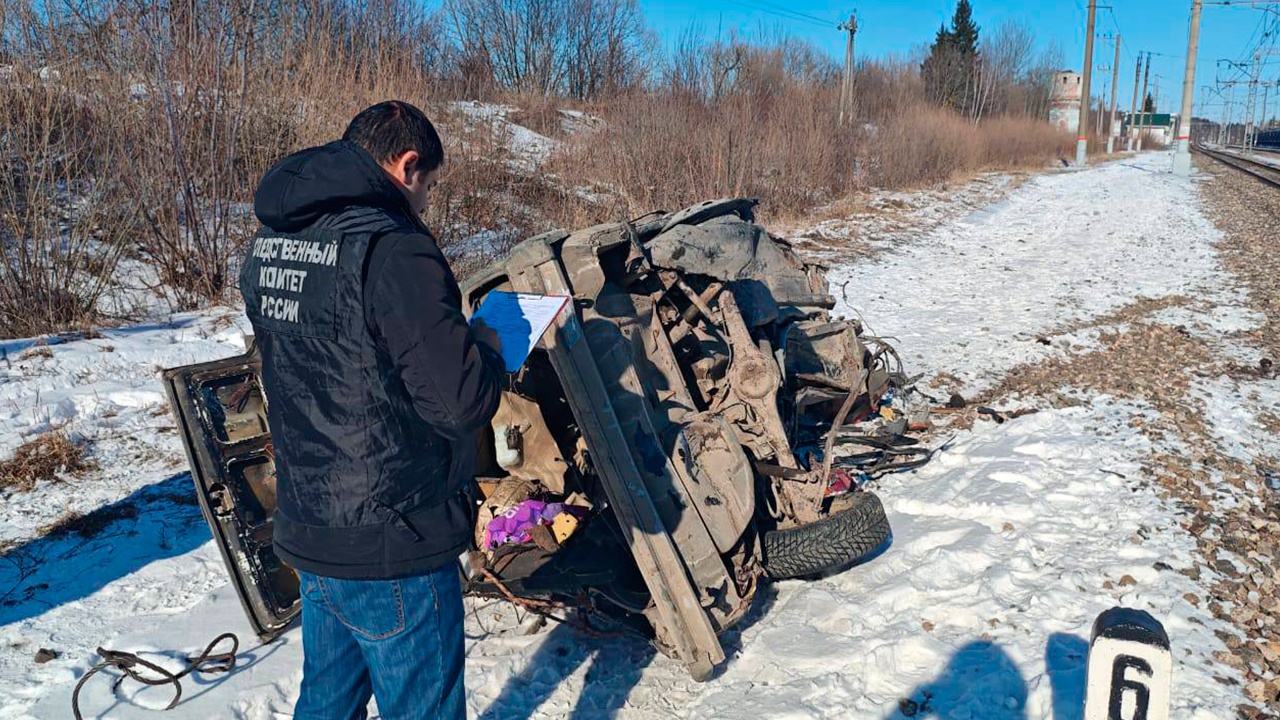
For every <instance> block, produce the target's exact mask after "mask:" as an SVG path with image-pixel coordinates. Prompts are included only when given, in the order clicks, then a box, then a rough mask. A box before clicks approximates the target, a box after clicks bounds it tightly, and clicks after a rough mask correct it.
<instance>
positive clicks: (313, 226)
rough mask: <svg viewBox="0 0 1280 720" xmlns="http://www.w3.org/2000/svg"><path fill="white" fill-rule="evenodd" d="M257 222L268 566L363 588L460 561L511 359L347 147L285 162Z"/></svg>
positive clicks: (250, 262)
mask: <svg viewBox="0 0 1280 720" xmlns="http://www.w3.org/2000/svg"><path fill="white" fill-rule="evenodd" d="M254 211H255V212H256V214H257V216H258V219H259V220H260V221H261V222H262V224H263V225H264V226H265V227H264V228H263V229H262V230H261V231H259V233H258V235H257V237H255V238H254V240H253V242H252V243H251V244H250V247H249V249H248V251H247V252H246V254H245V258H244V264H243V267H242V270H241V274H240V291H241V293H242V294H243V295H244V300H245V311H246V313H247V314H248V315H249V319H250V321H251V322H252V323H253V327H254V332H255V334H256V337H257V339H258V346H259V348H260V349H261V353H262V382H263V386H264V387H263V390H264V392H265V395H266V397H267V408H268V409H267V420H268V424H269V426H270V429H271V435H272V441H273V446H274V453H275V464H276V491H277V500H278V509H277V511H276V514H275V516H274V531H273V538H274V544H275V549H276V553H277V554H278V555H279V556H280V557H281V558H282V559H284V560H285V562H287V563H289V564H290V565H292V566H293V567H295V568H297V569H299V570H304V571H307V572H311V573H315V574H317V575H324V576H329V577H342V578H365V579H373V578H394V577H403V576H408V575H415V574H420V573H424V572H428V571H430V570H433V569H435V568H438V567H440V566H442V565H444V564H445V563H447V562H450V561H452V560H454V559H455V558H457V556H458V555H459V554H460V553H461V552H462V551H463V550H464V549H465V548H466V545H467V542H468V539H469V538H470V537H471V535H472V513H471V508H470V502H469V500H468V497H467V490H468V488H469V486H470V483H471V480H472V475H473V465H474V460H475V441H474V438H475V435H476V433H477V431H479V430H480V429H481V428H483V427H484V426H485V425H486V424H487V423H488V422H489V420H490V418H492V416H493V414H494V413H495V412H496V411H497V407H498V400H499V398H500V396H501V387H500V381H501V373H502V360H501V358H500V357H499V356H498V355H497V353H495V352H493V351H492V350H491V349H489V348H488V347H487V346H485V345H483V344H480V343H477V342H476V341H475V340H474V338H473V337H472V335H471V332H470V329H469V327H468V325H467V323H466V320H465V319H464V318H463V316H462V311H461V294H460V293H459V291H458V284H457V281H456V280H455V278H454V276H453V273H452V271H450V269H449V265H448V263H447V262H446V261H445V258H444V256H443V255H442V254H441V252H440V249H439V248H438V247H437V246H436V242H435V239H434V238H433V237H432V236H431V234H430V233H429V232H428V231H427V229H426V228H425V227H423V225H422V224H421V223H420V222H419V221H418V219H417V217H416V215H415V214H414V212H413V211H412V209H411V208H410V206H409V203H408V200H407V199H406V197H405V196H404V194H403V193H402V192H401V191H400V189H399V188H398V187H397V186H396V185H395V184H394V183H393V182H392V181H391V179H390V177H389V176H388V175H387V174H386V173H385V172H384V171H383V170H382V168H381V167H379V165H378V164H377V163H376V162H375V161H374V159H373V157H372V156H370V155H369V154H368V153H367V152H365V151H364V150H363V149H361V148H360V147H359V146H356V145H354V144H352V143H348V142H335V143H330V144H328V145H325V146H323V147H316V148H310V149H307V150H303V151H302V152H299V153H296V154H294V155H290V156H289V157H287V158H285V159H284V160H283V161H281V162H280V163H279V164H278V165H276V166H275V167H273V168H272V169H271V170H270V171H268V172H267V174H266V175H265V176H264V177H263V178H262V183H261V185H259V187H258V191H257V194H256V195H255V197H254Z"/></svg>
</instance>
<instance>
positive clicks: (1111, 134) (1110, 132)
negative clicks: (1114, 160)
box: [1107, 35, 1120, 155]
mask: <svg viewBox="0 0 1280 720" xmlns="http://www.w3.org/2000/svg"><path fill="white" fill-rule="evenodd" d="M1119 84H1120V36H1119V35H1116V59H1115V62H1113V63H1111V119H1110V120H1109V121H1108V122H1107V154H1108V155H1110V154H1111V153H1112V152H1114V151H1115V144H1116V89H1117V87H1118V86H1119Z"/></svg>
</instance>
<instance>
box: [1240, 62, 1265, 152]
mask: <svg viewBox="0 0 1280 720" xmlns="http://www.w3.org/2000/svg"><path fill="white" fill-rule="evenodd" d="M1261 61H1262V51H1261V50H1255V51H1254V53H1253V66H1252V67H1251V68H1250V73H1249V101H1248V103H1246V104H1245V111H1244V113H1245V114H1244V122H1245V126H1244V151H1245V152H1246V153H1247V152H1249V151H1250V150H1251V149H1252V148H1253V115H1254V113H1255V112H1257V110H1258V68H1259V67H1261Z"/></svg>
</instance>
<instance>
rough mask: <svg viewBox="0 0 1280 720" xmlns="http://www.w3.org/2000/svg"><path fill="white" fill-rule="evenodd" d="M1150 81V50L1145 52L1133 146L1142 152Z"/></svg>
mask: <svg viewBox="0 0 1280 720" xmlns="http://www.w3.org/2000/svg"><path fill="white" fill-rule="evenodd" d="M1150 81H1151V52H1150V51H1148V52H1147V67H1146V69H1145V70H1143V72H1142V99H1141V100H1139V101H1138V102H1139V103H1140V105H1139V107H1138V140H1137V144H1136V145H1134V147H1135V148H1136V149H1137V151H1138V152H1142V127H1143V125H1145V124H1146V120H1147V84H1148V83H1149V82H1150Z"/></svg>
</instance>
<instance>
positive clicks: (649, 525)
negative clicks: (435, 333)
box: [165, 199, 928, 679]
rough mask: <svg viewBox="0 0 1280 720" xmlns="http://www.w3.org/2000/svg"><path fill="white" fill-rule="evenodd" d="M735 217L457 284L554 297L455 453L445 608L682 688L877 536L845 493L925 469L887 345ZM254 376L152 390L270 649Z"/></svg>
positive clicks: (225, 365) (550, 241) (816, 273)
mask: <svg viewBox="0 0 1280 720" xmlns="http://www.w3.org/2000/svg"><path fill="white" fill-rule="evenodd" d="M755 204H756V203H755V201H753V200H748V199H726V200H716V201H710V202H706V203H702V204H699V205H696V206H693V207H690V208H687V209H685V210H682V211H680V212H676V213H662V214H653V215H650V216H646V217H643V218H640V219H638V220H635V221H631V222H619V223H611V224H605V225H598V226H595V227H590V228H586V229H583V230H578V231H575V232H567V231H555V232H551V233H546V234H543V235H540V236H537V237H534V238H531V239H529V240H526V241H525V242H523V243H521V244H520V245H518V246H516V247H515V248H514V249H513V250H512V251H511V252H510V253H509V254H508V255H507V257H506V258H505V259H504V260H502V261H501V262H499V263H496V264H494V265H492V266H490V267H489V268H488V269H487V270H486V271H484V272H482V273H480V274H478V275H477V276H475V277H473V278H472V279H470V280H469V281H468V282H467V283H466V284H465V287H464V288H463V293H464V300H463V302H464V310H465V311H466V312H467V313H471V312H474V311H475V309H476V308H478V307H479V306H480V305H481V304H482V303H483V302H484V300H485V297H486V295H487V294H488V293H490V292H494V291H498V290H501V291H508V292H522V293H536V294H544V295H563V296H568V297H570V298H571V300H572V301H571V303H570V304H569V308H571V310H569V309H567V310H566V311H564V312H561V313H560V315H559V316H557V318H556V320H555V322H554V323H553V325H552V327H551V328H550V329H549V330H548V332H547V333H545V334H544V335H543V337H542V339H541V341H540V343H539V345H538V347H537V348H535V350H534V352H533V353H532V354H531V355H530V357H529V359H528V360H527V361H526V363H525V365H524V366H523V367H522V368H521V369H520V371H519V372H517V373H514V374H511V375H509V376H508V378H507V383H506V386H505V388H506V389H505V391H504V395H503V399H502V403H501V406H500V408H499V410H498V412H497V415H496V416H495V417H494V418H493V420H492V422H491V424H490V427H489V429H488V431H487V432H485V433H484V437H481V438H479V439H478V443H479V457H478V459H477V472H476V485H477V488H476V490H477V497H478V498H479V499H478V501H477V508H476V533H475V542H474V547H473V549H472V550H471V552H469V553H468V554H467V556H466V557H464V558H463V561H462V562H461V564H460V572H462V573H463V574H464V576H465V578H466V579H465V587H466V589H467V592H468V593H470V594H473V595H485V596H492V597H500V598H505V599H507V600H510V601H512V602H516V603H519V604H523V605H525V606H526V607H529V608H531V609H534V610H537V611H538V612H541V613H544V614H548V615H551V616H552V617H555V618H557V619H560V620H563V621H569V622H574V623H576V624H580V625H581V626H583V627H585V628H587V629H589V630H595V631H603V632H615V631H626V632H631V633H635V634H639V635H641V636H643V637H645V638H646V639H647V640H649V641H650V642H652V643H653V644H654V645H655V646H656V647H657V648H658V649H660V650H661V651H663V652H664V653H666V654H668V655H670V656H672V657H675V658H677V659H679V660H680V661H681V662H683V663H684V664H685V665H686V666H687V667H688V669H689V671H690V673H691V674H692V675H693V676H694V677H695V678H697V679H705V678H707V677H710V675H711V673H712V672H713V670H714V668H715V666H716V665H717V664H718V663H720V662H722V661H723V660H724V657H725V656H724V650H723V648H722V647H721V644H720V641H719V638H718V635H719V634H720V633H721V632H723V631H724V630H725V629H727V628H729V627H731V626H732V625H734V623H736V622H738V621H739V620H741V619H742V617H743V616H744V615H745V614H746V612H747V610H748V609H749V608H750V606H751V602H752V600H753V598H754V596H755V594H756V592H757V590H758V588H759V586H760V583H761V582H762V581H765V580H768V579H783V578H796V577H811V576H816V575H820V574H824V573H829V572H833V571H836V570H839V569H842V568H845V567H848V566H850V565H852V564H854V563H857V562H859V561H861V560H864V559H866V558H868V557H870V556H871V555H872V554H874V552H875V551H876V550H877V549H879V548H881V547H883V546H884V545H885V544H886V543H887V542H888V539H889V536H890V530H889V525H888V521H887V520H886V518H885V514H884V510H883V507H882V505H881V503H880V501H879V499H878V498H877V497H876V496H875V495H874V494H873V493H871V492H869V491H867V490H865V489H864V488H863V487H862V485H863V484H864V483H865V481H866V480H867V479H868V478H870V477H871V476H872V475H873V474H876V473H880V472H887V471H891V470H893V469H895V468H899V467H911V466H914V465H916V464H919V462H922V461H923V460H924V459H927V457H928V453H927V451H924V450H920V449H916V448H914V447H912V446H913V444H914V441H913V440H911V439H910V438H908V437H906V432H907V431H908V430H909V429H913V428H919V427H920V426H921V423H922V422H923V420H922V418H921V417H918V416H917V415H918V411H919V407H918V406H911V407H908V405H907V404H906V403H904V398H907V397H908V396H909V395H910V394H911V388H910V381H909V379H908V378H906V377H905V376H904V375H903V373H902V370H901V367H900V365H899V364H898V363H897V360H896V354H894V353H893V351H892V349H891V348H889V347H888V346H887V345H884V344H883V343H881V342H880V341H878V340H876V339H874V338H870V337H868V336H867V335H865V334H864V333H863V331H862V328H861V326H860V325H859V323H857V322H856V321H848V320H841V319H836V318H834V317H832V315H831V310H832V309H833V308H834V306H835V299H834V298H833V297H832V296H831V295H830V293H829V289H828V287H827V282H826V278H825V273H824V270H823V268H821V267H819V266H816V265H810V264H806V263H804V262H803V261H801V259H800V258H799V256H798V255H797V254H796V253H795V252H794V251H793V250H792V248H791V247H790V246H789V245H788V244H786V243H785V242H783V241H782V240H780V239H778V238H775V237H773V236H772V235H770V234H769V233H768V232H767V231H766V230H765V229H764V228H763V227H761V226H760V225H759V224H757V223H756V222H755V218H754V207H755ZM258 367H259V365H258V361H257V359H256V358H255V357H254V355H253V353H252V352H250V353H249V354H246V355H245V356H242V357H237V358H231V359H228V360H222V361H217V362H212V363H203V364H200V365H195V366H189V367H184V368H177V369H174V370H171V371H168V372H167V373H166V374H165V378H166V383H167V386H168V390H169V394H170V399H171V403H172V405H173V408H174V411H175V414H176V416H177V418H178V420H179V426H180V427H181V429H182V433H183V439H184V441H185V443H186V447H187V449H188V454H189V459H190V461H191V466H192V473H193V476H194V478H195V483H196V487H197V491H198V495H199V499H200V502H201V506H202V508H203V509H204V513H205V517H206V519H207V520H208V522H209V525H210V527H211V529H212V530H213V534H214V537H215V539H216V540H217V542H218V544H219V546H220V547H221V548H222V552H223V556H224V559H225V560H226V562H227V565H228V568H229V570H230V573H231V575H232V578H233V582H234V584H235V586H236V588H237V590H238V592H239V594H240V597H241V599H242V601H243V603H244V605H245V609H246V612H247V614H248V615H249V617H250V620H251V622H252V623H253V625H254V628H255V630H256V631H257V632H258V633H259V634H260V635H261V636H262V637H264V638H269V637H273V636H274V635H277V634H279V633H280V632H282V631H283V629H284V628H285V627H287V626H288V624H289V623H290V622H291V620H292V619H293V617H294V616H295V615H296V614H297V612H298V589H297V580H296V577H295V576H294V575H293V573H292V571H291V570H290V569H289V568H288V567H287V566H285V565H283V564H282V563H281V562H280V560H279V559H278V558H277V557H276V556H275V554H274V553H273V551H272V547H271V526H270V523H271V512H272V510H273V509H274V506H275V496H274V488H275V485H274V466H273V464H272V457H271V440H270V433H269V430H268V428H267V423H266V419H265V418H266V415H265V405H266V403H268V402H269V401H270V400H269V398H267V397H265V396H264V395H263V393H262V390H261V383H260V380H259V378H258ZM891 400H892V401H893V403H894V406H896V407H897V408H898V409H897V410H896V411H895V410H894V409H893V408H891V407H890V404H889V403H890V401H891ZM903 408H907V409H906V410H905V411H904V409H903ZM869 424H874V425H875V432H874V433H868V432H863V431H859V430H857V428H859V427H862V428H866V427H867V426H868V425H869ZM851 441H852V442H854V443H856V444H858V445H860V448H859V449H858V452H856V453H855V454H854V456H855V459H854V461H852V462H851V461H845V460H841V459H840V458H838V457H837V456H838V455H840V453H841V451H845V452H846V453H847V451H848V449H849V445H848V443H849V442H851ZM858 458H861V460H859V459H858ZM864 460H865V461H867V462H863V461H864ZM859 463H862V464H859ZM860 468H861V469H860Z"/></svg>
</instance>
